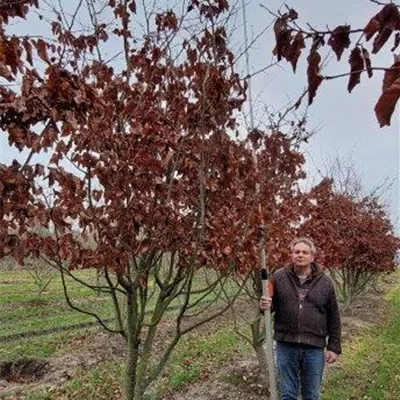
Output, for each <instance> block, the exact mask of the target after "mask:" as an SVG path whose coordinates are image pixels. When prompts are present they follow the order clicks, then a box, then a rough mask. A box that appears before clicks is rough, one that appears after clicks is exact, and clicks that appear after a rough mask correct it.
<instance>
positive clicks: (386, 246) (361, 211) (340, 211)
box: [300, 179, 400, 308]
mask: <svg viewBox="0 0 400 400" xmlns="http://www.w3.org/2000/svg"><path fill="white" fill-rule="evenodd" d="M304 210H305V217H306V218H305V221H304V222H303V224H302V225H301V227H300V233H301V234H308V235H310V236H312V237H313V238H314V239H315V241H316V243H317V245H318V247H319V249H320V252H321V253H322V254H321V257H320V260H321V262H322V263H323V264H324V265H325V266H326V267H327V268H328V269H329V270H330V272H331V276H332V277H333V279H334V281H335V284H336V287H337V289H338V292H339V295H340V298H341V299H342V301H343V303H344V308H347V307H349V306H350V305H351V303H352V302H353V300H354V299H355V298H356V297H357V296H358V295H360V294H361V293H363V292H364V291H365V290H366V288H367V287H368V284H369V283H371V282H372V279H373V278H374V277H376V276H377V274H381V273H389V272H392V271H394V269H395V267H396V265H395V261H394V258H395V254H396V252H397V250H398V249H399V246H400V240H399V238H397V237H396V236H395V235H394V233H393V227H392V224H391V223H390V220H389V219H388V217H387V213H386V211H385V208H384V207H383V206H382V205H381V204H380V202H379V201H378V199H377V198H376V197H373V196H365V197H363V198H361V199H357V198H356V197H352V196H351V195H349V194H348V193H335V192H334V190H333V181H332V180H330V179H325V180H323V181H322V182H321V183H320V184H318V185H317V186H315V187H314V188H313V189H312V190H311V191H310V193H309V199H308V202H307V205H305V206H304Z"/></svg>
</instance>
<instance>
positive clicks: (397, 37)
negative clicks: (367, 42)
mask: <svg viewBox="0 0 400 400" xmlns="http://www.w3.org/2000/svg"><path fill="white" fill-rule="evenodd" d="M399 44H400V32H396V35H395V37H394V44H393V47H392V48H391V49H390V51H395V50H396V49H397V48H398V47H399Z"/></svg>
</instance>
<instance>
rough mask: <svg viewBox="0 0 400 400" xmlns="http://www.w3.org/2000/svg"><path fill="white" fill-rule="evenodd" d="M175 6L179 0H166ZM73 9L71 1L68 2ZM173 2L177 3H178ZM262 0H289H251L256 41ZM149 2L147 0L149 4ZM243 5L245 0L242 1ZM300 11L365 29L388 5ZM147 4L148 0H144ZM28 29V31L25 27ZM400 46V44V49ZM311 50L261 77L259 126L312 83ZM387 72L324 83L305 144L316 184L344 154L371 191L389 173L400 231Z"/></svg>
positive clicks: (263, 44)
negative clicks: (352, 84) (381, 102)
mask: <svg viewBox="0 0 400 400" xmlns="http://www.w3.org/2000/svg"><path fill="white" fill-rule="evenodd" d="M165 1H166V2H168V3H169V4H172V3H171V1H168V0H165ZM61 3H62V4H63V5H64V6H66V7H68V5H70V4H71V2H70V1H68V2H67V1H62V2H61ZM173 3H175V4H176V2H175V1H174V2H173ZM260 3H262V4H263V5H265V6H266V7H268V8H269V9H270V10H272V11H274V12H275V11H277V10H278V9H282V10H284V3H282V2H281V1H276V0H255V1H247V5H246V11H247V26H248V32H249V36H250V40H251V39H252V38H253V37H255V36H256V35H257V34H258V33H259V32H261V31H262V30H263V29H264V28H265V27H266V26H268V25H270V24H271V23H272V22H273V17H272V15H271V14H269V13H268V11H267V10H265V9H264V8H262V7H261V6H260ZM146 4H147V2H146ZM238 4H241V0H239V2H238ZM287 4H288V5H289V6H291V7H293V8H295V9H296V10H297V11H298V13H299V23H300V25H302V26H304V27H305V26H306V25H305V24H306V22H309V23H310V24H311V25H312V26H314V27H315V28H320V29H326V26H327V25H328V26H329V27H330V28H334V27H335V26H337V25H340V24H344V23H348V24H350V25H352V26H353V27H354V28H360V27H364V26H365V25H366V23H367V22H368V21H369V19H370V18H371V17H372V16H373V15H374V14H375V13H376V12H378V11H379V10H380V9H381V7H380V6H378V5H376V4H374V3H373V2H371V1H369V0H335V1H332V0H292V2H291V3H290V2H288V3H287ZM138 7H140V2H138ZM242 23H243V19H242V14H241V12H239V13H238V15H237V20H236V28H237V30H236V32H235V35H234V37H233V39H234V40H233V41H234V42H235V41H236V42H237V43H236V44H237V45H238V46H239V47H240V46H243V36H242ZM42 29H43V23H40V24H38V23H37V22H36V23H34V24H32V23H31V22H30V21H29V20H28V21H27V22H24V26H23V30H24V31H26V32H29V33H31V34H32V32H34V33H35V34H40V33H41V30H42ZM19 33H20V34H22V32H19ZM391 44H392V39H391V42H390V44H389V46H387V49H384V50H382V54H379V56H375V58H374V60H375V61H374V60H373V62H375V66H386V67H387V66H390V65H391V64H392V61H393V55H392V54H391V53H390V51H389V48H390V47H391ZM273 47H274V35H273V31H272V27H271V28H270V29H269V30H268V31H267V32H265V33H264V34H263V36H262V37H260V38H259V39H258V40H257V41H256V43H255V44H254V45H253V46H252V48H251V51H250V62H251V71H252V72H254V71H257V70H260V69H261V68H263V67H264V66H266V65H268V64H269V63H271V62H272V61H273V58H272V49H273ZM399 51H400V50H399ZM306 56H307V54H306V53H304V54H303V55H302V57H301V59H300V61H299V64H298V68H297V74H296V75H294V74H293V72H292V68H291V66H290V65H289V64H288V63H287V62H286V61H281V63H280V64H279V66H276V67H273V68H271V69H269V70H268V71H266V72H265V73H261V74H259V75H257V76H256V77H255V78H253V80H252V88H253V100H254V105H255V111H256V124H259V125H262V124H263V122H265V113H264V112H263V110H264V107H265V106H266V105H268V106H272V107H274V108H275V109H276V110H279V109H280V108H281V107H283V106H284V105H285V104H287V102H288V101H290V100H291V101H294V100H296V99H297V98H298V97H299V95H300V94H301V93H302V91H303V90H304V88H305V87H306V81H307V78H306V65H305V62H304V61H305V59H306ZM348 56H349V50H348V51H346V52H345V53H344V54H343V56H342V60H341V62H340V63H337V62H336V57H334V56H332V54H331V57H330V62H329V63H328V65H327V66H326V68H325V69H324V71H323V73H324V75H336V74H338V73H342V72H348V71H349V66H348V63H347V59H348ZM382 78H383V74H382V73H378V72H375V74H374V77H373V78H372V79H370V80H369V79H368V78H367V76H363V77H362V84H361V85H359V86H357V87H356V88H355V89H354V90H353V93H352V94H348V93H347V89H346V88H347V79H348V78H340V79H336V80H332V81H326V82H323V83H322V85H321V86H320V88H319V90H318V93H317V97H316V98H315V100H314V104H313V105H312V106H311V108H310V109H309V127H310V128H317V131H318V133H317V134H316V135H315V136H313V137H312V138H311V139H310V141H309V144H308V145H306V146H305V147H304V151H305V153H306V157H307V166H306V168H307V171H308V174H309V181H308V184H309V185H310V184H311V183H316V182H317V181H318V180H319V179H320V174H319V172H318V171H321V172H324V169H325V165H326V164H327V163H329V160H332V159H334V158H336V157H337V156H339V158H341V159H343V160H344V161H345V162H347V161H348V160H349V159H351V162H352V163H353V164H354V167H355V168H356V170H357V171H358V172H359V174H360V177H361V179H362V181H363V184H364V185H365V192H366V193H368V192H369V191H370V190H372V189H373V188H375V187H376V186H378V185H379V184H381V183H382V182H383V181H384V180H385V179H393V180H394V182H393V185H392V187H391V189H390V190H389V191H388V192H387V193H386V195H385V199H386V200H387V202H388V204H389V210H390V215H391V218H392V220H393V222H394V223H395V224H396V230H397V233H400V226H399V225H400V224H399V222H398V221H397V220H398V219H399V203H400V202H399V197H400V195H399V190H400V188H399V164H400V160H399V154H400V143H399V106H397V108H396V111H395V113H394V115H393V117H392V125H391V126H390V127H386V128H384V129H381V128H379V125H378V123H377V120H376V117H375V114H374V111H373V109H374V105H375V103H376V101H377V99H378V97H379V95H380V92H381V85H382ZM14 156H15V153H14V152H10V150H9V148H8V145H7V141H6V138H5V135H0V162H3V163H9V162H10V160H11V159H12V158H13V157H14Z"/></svg>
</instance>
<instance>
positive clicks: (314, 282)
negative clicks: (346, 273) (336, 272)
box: [287, 272, 323, 343]
mask: <svg viewBox="0 0 400 400" xmlns="http://www.w3.org/2000/svg"><path fill="white" fill-rule="evenodd" d="M287 274H288V275H289V279H290V280H291V281H292V284H293V285H294V287H295V290H296V291H297V285H296V283H295V282H294V281H293V278H292V277H291V276H290V273H288V272H287ZM322 274H323V273H321V274H320V275H318V276H317V278H316V279H315V280H314V281H313V282H311V285H310V287H309V288H308V291H307V294H306V296H307V295H308V293H309V292H310V290H311V288H312V287H313V286H314V285H315V284H316V283H317V282H318V281H319V280H320V278H321V277H322ZM306 296H305V297H306ZM297 297H298V299H299V322H298V325H297V326H298V337H297V342H298V343H300V327H301V314H302V310H303V300H304V299H303V300H300V297H299V295H298V294H297ZM305 297H304V298H305Z"/></svg>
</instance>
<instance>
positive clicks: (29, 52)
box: [22, 39, 33, 65]
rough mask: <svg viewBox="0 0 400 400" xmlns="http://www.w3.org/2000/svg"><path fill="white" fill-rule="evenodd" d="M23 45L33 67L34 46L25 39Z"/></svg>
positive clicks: (27, 58)
mask: <svg viewBox="0 0 400 400" xmlns="http://www.w3.org/2000/svg"><path fill="white" fill-rule="evenodd" d="M22 45H23V46H24V49H25V51H26V60H27V61H28V63H29V64H31V65H33V61H32V45H31V44H30V42H29V40H27V39H25V40H23V41H22Z"/></svg>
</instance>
